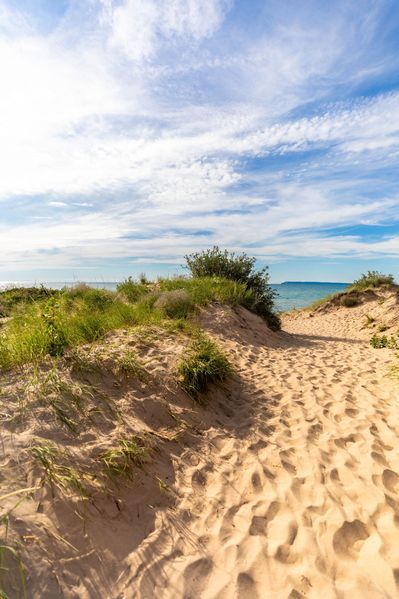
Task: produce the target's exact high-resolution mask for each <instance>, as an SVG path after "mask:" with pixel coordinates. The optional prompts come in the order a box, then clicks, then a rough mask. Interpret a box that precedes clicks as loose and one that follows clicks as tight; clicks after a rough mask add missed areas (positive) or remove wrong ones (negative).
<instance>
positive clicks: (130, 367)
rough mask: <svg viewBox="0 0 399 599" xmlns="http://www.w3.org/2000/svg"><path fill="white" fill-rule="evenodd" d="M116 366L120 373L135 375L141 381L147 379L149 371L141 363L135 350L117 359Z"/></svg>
mask: <svg viewBox="0 0 399 599" xmlns="http://www.w3.org/2000/svg"><path fill="white" fill-rule="evenodd" d="M116 367H117V370H118V372H119V373H120V374H122V375H123V376H124V377H126V378H130V377H134V378H136V379H138V380H139V381H145V380H147V377H148V375H147V371H146V370H145V368H144V367H143V366H142V365H141V364H140V362H139V359H138V357H137V354H136V353H135V352H134V351H127V352H125V353H124V354H122V355H120V356H118V357H117V359H116Z"/></svg>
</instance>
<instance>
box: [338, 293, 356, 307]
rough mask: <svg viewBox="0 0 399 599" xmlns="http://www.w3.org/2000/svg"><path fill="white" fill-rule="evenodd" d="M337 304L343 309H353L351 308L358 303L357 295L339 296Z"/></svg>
mask: <svg viewBox="0 0 399 599" xmlns="http://www.w3.org/2000/svg"><path fill="white" fill-rule="evenodd" d="M339 303H340V304H341V306H345V308H353V306H358V305H359V303H360V301H359V297H358V296H357V295H354V294H344V295H342V296H341V298H340V300H339Z"/></svg>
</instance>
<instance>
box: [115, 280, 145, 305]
mask: <svg viewBox="0 0 399 599" xmlns="http://www.w3.org/2000/svg"><path fill="white" fill-rule="evenodd" d="M116 290H117V291H118V292H119V293H121V294H122V295H124V296H125V298H126V299H127V300H129V302H137V300H139V299H140V298H141V297H143V295H145V294H146V293H147V292H148V291H149V287H148V284H147V280H146V279H145V278H144V277H143V276H141V280H140V282H137V281H135V280H134V279H133V278H132V277H128V278H127V279H126V280H125V281H123V282H122V283H119V284H118V285H117V286H116Z"/></svg>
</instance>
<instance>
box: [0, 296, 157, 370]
mask: <svg viewBox="0 0 399 599" xmlns="http://www.w3.org/2000/svg"><path fill="white" fill-rule="evenodd" d="M12 316H13V317H12V319H11V320H10V321H9V322H8V323H7V324H6V325H5V326H4V327H3V328H2V330H1V332H0V366H1V367H3V368H7V367H12V366H16V365H20V364H24V363H26V362H32V361H37V360H40V359H42V358H43V357H44V356H46V355H51V356H59V355H62V354H63V353H64V351H65V350H66V349H67V348H68V347H74V346H77V345H79V344H82V343H87V342H93V341H96V340H97V339H100V338H101V337H102V336H103V335H105V333H107V332H108V331H111V330H114V329H118V328H120V327H124V326H129V325H134V324H145V323H159V322H161V320H162V314H161V313H160V311H157V310H155V309H153V308H152V307H151V306H148V305H146V304H145V303H143V302H138V303H136V304H130V303H128V302H126V301H123V300H121V299H119V298H118V296H117V295H116V294H115V293H111V292H107V291H105V290H99V289H90V288H87V289H78V290H75V289H72V290H65V291H64V292H63V293H62V294H60V295H59V296H57V297H55V298H50V299H49V300H46V301H38V302H36V303H33V304H29V305H25V306H24V310H21V309H19V310H18V311H17V312H15V313H14V314H13V315H12Z"/></svg>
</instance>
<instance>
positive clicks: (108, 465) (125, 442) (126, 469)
mask: <svg viewBox="0 0 399 599" xmlns="http://www.w3.org/2000/svg"><path fill="white" fill-rule="evenodd" d="M148 456H149V452H148V447H146V445H145V443H144V441H143V439H142V438H141V437H139V436H134V437H131V438H129V439H118V441H117V444H116V446H115V447H111V448H110V449H108V450H107V451H106V452H105V453H104V454H103V455H102V456H101V458H100V459H101V462H102V466H103V468H104V471H105V473H106V474H107V476H109V477H110V478H111V479H115V478H119V477H125V478H131V477H132V474H133V468H134V466H136V467H139V468H141V467H142V466H143V464H144V463H145V461H146V460H147V458H148Z"/></svg>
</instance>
